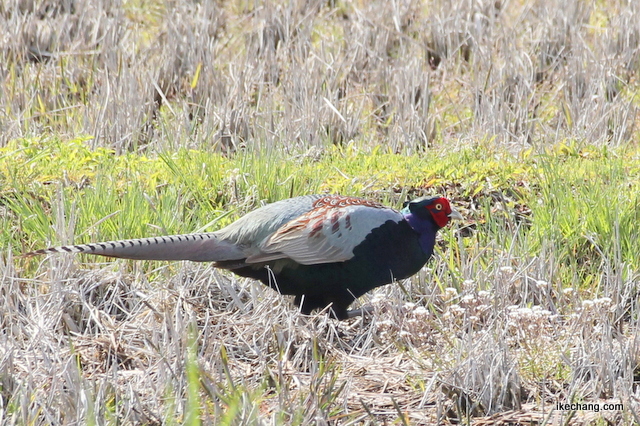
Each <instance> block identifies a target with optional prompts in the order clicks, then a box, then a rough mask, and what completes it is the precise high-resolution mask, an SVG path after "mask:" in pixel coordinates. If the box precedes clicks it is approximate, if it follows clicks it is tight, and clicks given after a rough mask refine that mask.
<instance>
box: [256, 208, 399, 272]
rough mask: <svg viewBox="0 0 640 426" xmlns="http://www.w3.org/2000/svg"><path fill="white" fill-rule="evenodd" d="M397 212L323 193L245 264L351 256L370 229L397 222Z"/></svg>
mask: <svg viewBox="0 0 640 426" xmlns="http://www.w3.org/2000/svg"><path fill="white" fill-rule="evenodd" d="M402 219H403V216H402V214H401V213H400V212H398V211H396V210H393V209H390V208H387V207H384V206H383V205H381V204H378V203H374V202H372V201H368V200H363V199H360V198H353V197H341V196H327V197H323V198H320V199H318V200H317V201H316V202H315V203H314V206H313V209H312V210H310V211H308V212H307V213H305V214H302V215H300V216H298V217H296V218H294V219H292V220H290V221H289V222H287V223H286V224H284V225H283V226H281V227H280V228H279V229H278V230H277V231H276V232H274V233H273V234H272V235H271V236H269V237H268V238H266V239H265V240H264V241H263V242H262V244H261V245H260V246H259V252H257V253H254V254H252V255H251V256H249V257H248V258H247V259H246V262H247V263H259V262H266V261H270V260H277V259H283V258H290V259H292V260H294V261H296V262H298V263H300V264H303V265H313V264H319V263H333V262H344V261H346V260H349V259H351V258H352V257H353V249H354V248H355V247H356V246H358V245H359V244H360V243H361V242H362V241H364V239H365V238H366V236H367V235H368V234H369V233H370V232H371V230H373V229H375V228H378V227H379V226H381V225H383V224H384V223H386V222H388V221H393V222H399V221H401V220H402Z"/></svg>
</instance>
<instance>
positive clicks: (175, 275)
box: [0, 0, 640, 425]
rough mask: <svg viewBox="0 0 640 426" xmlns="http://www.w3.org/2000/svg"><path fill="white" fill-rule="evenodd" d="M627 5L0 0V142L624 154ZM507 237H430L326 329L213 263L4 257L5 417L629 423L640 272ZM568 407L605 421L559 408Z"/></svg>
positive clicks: (631, 41) (0, 414) (604, 258)
mask: <svg viewBox="0 0 640 426" xmlns="http://www.w3.org/2000/svg"><path fill="white" fill-rule="evenodd" d="M639 4H640V3H638V2H636V1H623V0H617V1H612V2H606V4H605V3H604V2H598V1H591V2H588V1H583V0H572V1H560V0H538V1H534V0H531V1H527V0H512V1H504V2H502V1H494V0H491V1H484V0H483V1H475V2H471V1H445V0H431V1H425V2H409V1H397V2H356V1H353V2H342V1H298V0H294V1H291V2H273V3H272V2H268V3H266V4H262V3H259V2H242V1H227V2H190V1H186V0H176V1H164V2H161V1H153V0H149V1H144V0H132V1H127V2H124V1H117V0H89V1H84V2H83V1H75V0H64V1H51V0H6V1H3V2H2V3H0V82H1V84H0V145H5V144H7V143H8V142H9V141H11V140H14V139H16V138H22V137H37V136H41V135H47V134H55V135H60V136H63V137H65V136H69V137H76V136H77V135H79V134H81V135H89V136H91V140H90V141H89V142H88V143H89V144H91V145H92V146H93V147H99V146H102V147H109V148H112V149H114V150H115V152H116V153H122V152H126V151H138V152H144V153H145V154H148V155H151V156H155V155H157V154H158V153H162V152H166V151H168V150H172V149H175V148H178V147H189V148H194V147H196V148H200V149H205V150H212V151H213V150H215V151H222V152H224V153H227V154H228V155H232V154H233V152H234V151H236V150H239V149H246V150H251V149H253V150H257V151H260V152H269V151H284V152H286V153H287V154H286V155H291V156H295V155H299V154H301V153H303V154H304V155H305V156H306V157H314V156H317V157H320V156H322V155H324V153H325V149H326V147H327V146H331V145H340V146H342V145H353V146H356V147H358V148H359V149H363V150H367V149H373V148H374V147H376V146H385V147H388V148H389V149H390V150H391V151H393V152H397V153H401V154H406V155H409V154H415V153H419V154H420V155H425V156H428V155H431V153H434V152H437V151H436V150H435V149H434V150H432V148H437V149H440V150H441V149H443V148H451V149H455V148H457V147H464V146H467V145H474V146H475V145H479V144H487V146H492V147H497V149H500V150H508V151H510V152H516V151H522V150H525V149H529V148H533V150H534V151H537V152H542V151H543V150H544V148H547V147H550V146H554V145H557V144H559V143H561V142H567V141H569V142H571V143H570V144H569V143H568V144H567V145H568V146H575V145H577V146H582V145H586V144H589V145H601V146H607V147H612V148H614V147H618V146H626V145H628V144H631V143H633V141H634V140H637V138H638V127H637V124H638V119H639V117H640V115H639V114H638V106H639V104H640V103H639V99H638V94H637V93H638V72H639V71H640V19H638V17H639V16H640V6H639ZM571 144H574V145H571ZM578 151H579V150H578ZM579 152H580V153H582V151H579ZM580 155H581V154H580ZM8 181H9V180H8V179H4V178H3V182H8ZM489 186H490V185H489ZM633 188H635V186H634V187H633ZM557 190H558V191H563V192H564V191H565V189H564V188H557ZM485 192H486V193H487V194H488V195H487V198H490V197H491V196H492V195H495V193H492V192H491V190H490V188H489V189H487V190H486V191H485ZM636 200H637V198H636ZM236 201H237V202H242V200H236ZM52 204H53V207H52V210H55V209H56V208H59V209H62V207H60V206H59V205H57V204H56V203H55V202H52ZM495 205H496V206H497V207H496V208H498V207H499V206H500V203H499V202H496V203H495ZM468 207H469V210H468V211H467V213H468V214H469V215H470V216H473V215H474V214H475V213H477V209H480V208H481V206H480V207H479V206H473V203H470V204H469V206H468ZM3 209H4V204H3ZM494 212H496V216H498V215H499V213H500V212H499V211H495V210H494ZM0 213H2V217H3V220H5V219H4V218H5V216H6V215H5V211H4V210H2V211H0ZM584 214H585V215H586V214H587V213H584ZM55 217H56V218H58V219H57V221H55V223H54V226H55V227H56V235H57V236H58V237H59V238H60V239H62V240H64V239H67V240H72V237H73V235H72V231H71V230H70V229H72V227H71V226H69V225H67V224H65V221H64V220H63V218H64V214H62V213H61V212H58V214H57V215H55ZM533 219H534V220H535V218H533ZM3 223H8V222H6V221H5V222H3ZM19 223H20V220H19V219H17V220H15V221H12V222H10V226H16V227H19ZM508 225H510V226H508ZM525 228H526V226H525V225H522V224H514V223H507V224H506V225H505V226H504V227H503V228H500V229H497V230H493V231H494V232H495V234H492V235H491V236H489V237H486V239H487V240H488V241H483V240H482V239H481V238H478V243H477V244H476V245H475V246H474V245H473V244H469V243H466V244H465V243H463V242H462V240H461V237H460V239H459V240H458V241H456V240H455V238H451V237H450V236H451V235H453V234H449V238H448V239H447V241H448V243H449V246H448V248H446V247H445V248H444V249H443V250H441V251H440V252H439V255H438V256H437V257H436V258H435V259H433V261H432V262H431V263H430V264H429V265H428V267H427V268H425V270H424V271H423V272H422V273H421V274H420V275H419V276H418V277H415V278H414V279H412V280H408V281H406V282H404V283H402V285H401V286H396V285H394V286H387V287H384V288H381V289H378V290H376V291H374V292H372V293H371V294H370V295H367V296H365V297H364V300H363V301H362V302H363V303H371V304H373V306H374V307H375V312H374V313H373V314H372V315H371V316H367V317H365V318H357V319H354V320H349V321H346V322H340V323H338V322H335V321H332V320H330V319H329V318H328V317H327V316H326V315H322V314H319V315H317V316H313V317H305V316H303V315H300V314H298V313H296V312H295V311H294V310H293V309H292V307H291V305H290V304H289V302H288V301H287V300H286V299H284V298H282V297H280V296H279V295H277V294H275V293H274V292H272V291H270V290H269V289H266V288H264V287H263V286H261V285H259V284H256V283H254V282H251V281H247V280H237V279H236V278H234V277H232V276H229V275H227V274H224V273H220V272H217V271H215V270H213V269H211V268H210V267H207V266H206V265H205V266H195V265H193V264H186V263H185V264H182V263H181V264H174V265H166V264H157V265H156V264H153V267H157V269H154V270H151V271H150V270H149V269H148V268H146V266H148V265H145V266H141V265H138V264H135V263H127V262H113V263H101V264H87V263H81V262H80V260H82V261H83V262H84V261H86V260H88V259H85V258H81V257H68V256H56V257H51V258H47V259H42V263H41V264H40V265H39V266H38V267H37V268H36V267H35V266H33V265H31V266H26V265H25V263H24V262H22V261H21V260H17V259H15V258H13V257H12V255H11V253H10V250H7V251H6V252H5V253H3V256H2V258H1V259H0V261H1V262H2V263H1V264H0V276H1V284H0V422H2V423H3V424H4V423H6V424H115V423H122V424H164V423H167V424H172V423H189V424H197V418H198V417H200V418H201V420H202V422H203V423H206V424H209V423H219V424H312V423H315V424H384V423H394V424H448V423H452V424H453V423H460V422H462V423H467V424H469V423H471V422H472V418H473V424H478V425H484V424H607V423H606V422H609V423H608V424H631V423H633V422H636V423H638V422H640V417H639V415H640V414H639V407H638V399H639V398H640V389H639V387H638V379H637V377H638V371H639V369H638V361H639V360H638V356H639V355H638V354H639V350H640V348H639V345H640V334H639V333H638V330H639V329H640V328H639V327H640V324H638V314H637V311H638V306H637V296H638V283H639V282H640V272H639V271H638V270H636V269H634V265H635V266H637V263H633V262H631V261H630V259H625V258H623V256H622V255H621V254H620V253H621V251H620V250H618V251H616V247H618V246H619V244H615V243H612V247H613V248H612V251H607V252H604V253H598V256H597V259H599V261H600V273H599V274H598V275H589V276H588V280H587V279H586V278H585V277H584V276H582V275H580V271H578V270H572V271H574V274H575V276H573V277H570V278H566V276H565V279H563V280H561V279H560V272H559V271H562V265H559V262H558V258H559V256H560V255H559V252H560V251H561V250H562V247H558V246H557V245H556V244H557V241H556V240H553V241H551V240H544V241H542V242H541V247H539V249H537V250H536V251H533V250H529V251H528V250H527V249H526V247H523V246H524V244H523V243H522V241H525V240H526V239H525V233H526V229H525ZM479 232H483V229H482V228H480V231H479ZM622 237H624V236H618V240H619V239H621V238H622ZM481 241H482V242H481ZM456 242H457V243H458V246H457V247H456ZM587 243H590V241H589V240H588V238H587ZM587 243H585V244H587ZM587 245H588V248H589V250H591V251H592V252H594V253H595V252H597V250H600V247H599V246H598V245H597V244H587ZM594 258H596V256H595V255H594ZM92 261H93V260H92ZM20 268H25V269H24V270H22V269H20ZM563 273H565V274H566V271H564V272H563ZM570 282H573V283H574V284H573V285H569V283H570ZM574 401H575V402H582V401H584V402H589V403H594V402H598V403H600V404H604V403H605V402H615V403H618V402H622V403H623V404H624V410H612V411H601V412H599V413H595V412H593V411H589V410H579V411H557V410H556V411H553V410H554V408H555V404H556V402H562V403H568V402H574Z"/></svg>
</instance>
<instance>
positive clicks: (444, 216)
mask: <svg viewBox="0 0 640 426" xmlns="http://www.w3.org/2000/svg"><path fill="white" fill-rule="evenodd" d="M425 207H426V208H427V209H428V210H429V212H430V213H431V216H433V220H434V221H435V222H436V225H438V227H440V228H444V227H445V226H447V224H448V223H449V220H450V218H449V214H451V206H450V205H449V201H448V200H447V199H446V198H438V199H436V200H434V201H433V202H432V203H431V204H429V205H427V206H425Z"/></svg>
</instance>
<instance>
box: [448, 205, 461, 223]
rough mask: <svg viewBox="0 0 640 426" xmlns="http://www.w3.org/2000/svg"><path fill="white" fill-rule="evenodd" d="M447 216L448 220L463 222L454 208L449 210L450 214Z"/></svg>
mask: <svg viewBox="0 0 640 426" xmlns="http://www.w3.org/2000/svg"><path fill="white" fill-rule="evenodd" d="M447 216H449V218H450V219H455V220H464V218H463V217H462V215H461V214H460V212H459V211H458V210H456V209H454V208H452V209H451V213H449V214H448V215H447Z"/></svg>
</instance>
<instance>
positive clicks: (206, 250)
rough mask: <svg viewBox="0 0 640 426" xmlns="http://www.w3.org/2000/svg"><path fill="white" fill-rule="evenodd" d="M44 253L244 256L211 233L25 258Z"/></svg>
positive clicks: (80, 247) (208, 259) (93, 246)
mask: <svg viewBox="0 0 640 426" xmlns="http://www.w3.org/2000/svg"><path fill="white" fill-rule="evenodd" d="M48 253H88V254H96V255H100V256H109V257H119V258H122V259H136V260H191V261H194V262H216V261H225V260H236V259H243V258H244V257H245V255H244V253H243V252H242V251H241V250H240V249H238V247H236V246H235V245H234V244H232V243H230V242H228V241H223V240H220V239H219V238H218V237H217V236H216V235H215V234H213V233H205V234H186V235H170V236H165V237H152V238H140V239H134V240H121V241H107V242H103V243H92V244H82V245H75V246H62V247H52V248H48V249H43V250H37V251H34V252H31V253H27V254H26V255H25V256H33V255H37V254H48Z"/></svg>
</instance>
